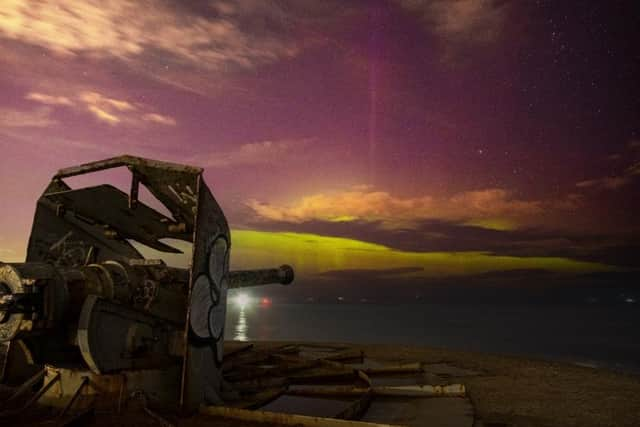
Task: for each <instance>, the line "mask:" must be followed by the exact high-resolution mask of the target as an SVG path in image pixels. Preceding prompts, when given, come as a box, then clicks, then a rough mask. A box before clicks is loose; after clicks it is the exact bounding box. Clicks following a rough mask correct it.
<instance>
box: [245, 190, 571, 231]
mask: <svg viewBox="0 0 640 427" xmlns="http://www.w3.org/2000/svg"><path fill="white" fill-rule="evenodd" d="M577 203H578V201H577V200H575V199H572V200H564V201H561V202H558V201H541V200H519V199H517V198H515V197H513V195H512V194H511V193H509V192H508V191H506V190H504V189H500V188H490V189H485V190H478V191H467V192H462V193H458V194H454V195H452V196H450V197H432V196H429V195H425V196H421V197H407V198H402V197H397V196H394V195H392V194H390V193H388V192H385V191H374V190H371V189H352V190H349V191H343V192H336V193H331V194H314V195H310V196H306V197H303V198H301V199H299V200H296V201H294V202H292V203H291V204H288V205H275V204H270V203H263V202H260V201H257V200H250V201H248V206H249V207H250V208H251V209H253V211H254V212H255V213H256V215H257V216H258V218H263V219H266V220H270V221H286V222H291V223H302V222H305V221H312V220H320V221H336V222H340V221H356V220H364V221H380V222H383V223H386V224H387V225H389V226H391V227H393V226H404V225H406V224H407V223H415V222H418V221H424V220H447V221H455V222H474V223H476V224H480V223H483V222H487V223H488V222H490V221H489V220H498V219H499V220H501V221H502V222H505V221H506V222H510V223H512V224H523V223H529V222H531V220H532V219H534V218H536V217H539V216H541V215H543V214H546V213H548V211H550V210H559V209H571V208H574V207H575V205H576V204H577ZM483 220H484V221H483Z"/></svg>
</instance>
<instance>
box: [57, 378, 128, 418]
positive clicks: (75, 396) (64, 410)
mask: <svg viewBox="0 0 640 427" xmlns="http://www.w3.org/2000/svg"><path fill="white" fill-rule="evenodd" d="M87 384H89V377H83V378H82V382H81V383H80V385H79V386H78V388H77V389H76V391H75V392H74V393H73V394H72V395H71V398H70V399H69V402H67V404H66V405H65V407H64V408H62V411H60V414H59V415H58V418H62V417H64V416H65V415H66V414H67V412H69V410H70V409H71V407H72V406H73V404H74V403H75V402H76V400H77V399H78V396H80V394H81V393H82V390H83V389H84V388H85V387H86V385H87ZM118 412H120V410H119V408H118Z"/></svg>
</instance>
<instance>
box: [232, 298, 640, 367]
mask: <svg viewBox="0 0 640 427" xmlns="http://www.w3.org/2000/svg"><path fill="white" fill-rule="evenodd" d="M639 326H640V307H639V304H637V303H636V304H618V305H607V306H598V305H589V304H584V305H571V304H568V305H553V306H542V305H525V304H520V305H513V304H510V305H500V304H498V305H491V304H480V305H471V304H450V305H449V304H395V305H374V304H342V303H341V304H276V303H273V304H268V305H267V304H260V303H255V304H251V305H248V306H246V307H244V308H239V307H238V306H236V305H234V304H230V305H229V309H228V313H227V327H226V332H225V336H226V338H227V339H235V340H307V341H334V342H335V341H337V342H353V343H384V344H410V345H424V346H434V347H445V348H450V349H459V350H472V351H481V352H489V353H502V354H514V355H524V356H529V357H534V358H542V359H550V360H561V361H568V362H573V363H580V364H586V365H588V366H593V367H607V368H610V369H611V368H612V369H616V370H621V371H628V372H635V373H640V332H639V329H638V327H639Z"/></svg>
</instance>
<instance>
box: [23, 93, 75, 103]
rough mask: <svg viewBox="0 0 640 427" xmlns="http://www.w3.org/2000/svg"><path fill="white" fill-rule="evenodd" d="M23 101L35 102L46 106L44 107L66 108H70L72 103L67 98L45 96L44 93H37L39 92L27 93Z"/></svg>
mask: <svg viewBox="0 0 640 427" xmlns="http://www.w3.org/2000/svg"><path fill="white" fill-rule="evenodd" d="M25 99H28V100H30V101H36V102H39V103H41V104H46V105H66V106H70V105H72V104H73V103H72V102H71V100H70V99H69V98H67V97H66V96H52V95H47V94H44V93H39V92H29V93H28V94H27V95H26V96H25Z"/></svg>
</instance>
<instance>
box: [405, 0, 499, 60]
mask: <svg viewBox="0 0 640 427" xmlns="http://www.w3.org/2000/svg"><path fill="white" fill-rule="evenodd" d="M397 1H398V2H399V3H400V4H401V5H402V6H403V7H404V8H405V9H407V10H409V11H411V12H413V13H415V14H417V15H418V16H419V17H420V19H421V20H422V21H423V22H424V23H425V25H426V27H427V29H428V30H429V31H431V32H432V33H433V34H435V35H436V36H437V37H439V38H440V39H441V40H442V41H443V43H444V46H445V49H446V55H453V54H455V53H456V52H455V51H457V50H458V49H460V48H463V47H466V46H477V45H483V44H488V43H492V42H494V41H497V40H498V39H499V38H500V36H501V35H502V32H503V28H504V25H505V21H506V19H507V14H508V10H509V3H508V2H504V1H499V0H397Z"/></svg>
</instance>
